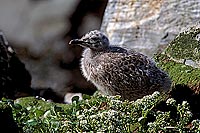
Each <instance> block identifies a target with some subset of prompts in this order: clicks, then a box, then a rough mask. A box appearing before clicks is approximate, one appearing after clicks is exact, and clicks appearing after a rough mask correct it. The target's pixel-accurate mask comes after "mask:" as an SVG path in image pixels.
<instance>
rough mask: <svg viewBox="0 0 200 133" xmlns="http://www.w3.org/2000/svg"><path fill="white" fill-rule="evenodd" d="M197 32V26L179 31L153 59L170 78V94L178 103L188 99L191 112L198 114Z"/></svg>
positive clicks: (199, 55) (199, 46)
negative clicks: (171, 83) (171, 84)
mask: <svg viewBox="0 0 200 133" xmlns="http://www.w3.org/2000/svg"><path fill="white" fill-rule="evenodd" d="M199 34H200V28H199V26H194V27H192V28H190V29H188V30H186V31H184V32H182V33H180V34H179V35H178V36H176V38H175V39H174V40H173V41H172V42H171V43H170V44H169V45H168V46H167V48H166V49H165V50H164V51H163V52H160V53H158V54H156V55H155V56H154V59H155V61H156V62H157V64H158V66H160V67H161V68H162V69H163V70H165V71H166V72H167V73H168V74H169V76H170V77H171V79H172V82H173V87H172V88H173V89H172V90H171V92H170V96H171V97H173V98H175V99H176V100H177V102H178V103H180V102H182V101H184V100H185V101H188V102H189V103H190V105H191V109H192V110H193V113H194V112H195V115H199V116H200V114H199V112H200V109H199V106H200V65H199V61H200V40H199V39H197V38H198V36H199Z"/></svg>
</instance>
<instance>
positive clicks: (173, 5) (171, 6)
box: [101, 0, 200, 56]
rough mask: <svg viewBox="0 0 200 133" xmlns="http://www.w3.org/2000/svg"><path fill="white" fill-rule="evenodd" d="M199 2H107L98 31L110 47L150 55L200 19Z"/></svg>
mask: <svg viewBox="0 0 200 133" xmlns="http://www.w3.org/2000/svg"><path fill="white" fill-rule="evenodd" d="M199 7H200V2H199V0H170V1H168V0H137V1H135V0H109V2H108V5H107V8H106V11H105V14H104V19H103V22H102V27H101V30H102V31H104V32H105V33H107V35H108V37H109V38H110V39H111V42H112V44H116V45H120V46H123V47H128V48H131V49H132V48H133V49H136V50H137V51H140V52H143V53H145V54H147V55H149V56H153V54H154V53H156V51H157V50H158V49H159V48H163V47H165V46H166V44H168V43H169V42H170V41H172V40H173V38H174V37H175V36H176V35H177V34H178V33H179V32H180V31H181V30H183V29H184V28H185V27H188V26H190V25H193V24H195V23H197V22H198V21H199V19H200V8H199Z"/></svg>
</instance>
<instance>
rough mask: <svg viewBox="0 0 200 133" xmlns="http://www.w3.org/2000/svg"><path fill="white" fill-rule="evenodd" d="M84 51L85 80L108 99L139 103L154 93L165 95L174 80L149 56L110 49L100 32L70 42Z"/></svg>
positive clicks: (114, 47)
mask: <svg viewBox="0 0 200 133" xmlns="http://www.w3.org/2000/svg"><path fill="white" fill-rule="evenodd" d="M69 44H71V45H80V46H82V47H84V48H85V50H84V52H83V54H82V59H81V70H82V73H83V75H84V77H85V78H86V79H87V80H89V81H91V82H92V83H93V84H94V85H95V86H96V87H97V89H98V90H99V91H100V92H102V94H105V95H112V96H113V95H120V96H121V98H122V99H124V100H125V99H127V100H136V99H138V98H142V97H143V96H145V95H150V94H152V93H153V92H154V91H159V92H166V91H168V90H169V89H170V87H171V80H170V78H169V76H168V75H167V73H165V72H164V71H162V70H161V69H160V68H158V67H157V66H156V64H155V63H154V62H153V60H151V59H150V58H148V57H147V56H145V55H143V54H141V53H139V52H135V51H129V50H126V49H124V48H121V47H117V46H113V45H110V43H109V39H108V38H107V37H106V36H105V35H104V34H103V33H102V32H100V31H98V30H93V31H90V32H88V33H87V34H85V35H84V36H83V37H82V38H81V39H74V40H71V41H70V42H69Z"/></svg>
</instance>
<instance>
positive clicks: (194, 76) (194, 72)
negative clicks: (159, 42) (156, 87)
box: [154, 54, 200, 89]
mask: <svg viewBox="0 0 200 133" xmlns="http://www.w3.org/2000/svg"><path fill="white" fill-rule="evenodd" d="M154 58H155V60H156V61H157V62H158V66H160V67H161V68H162V69H163V70H164V71H166V72H167V73H168V74H169V76H170V77H171V79H172V81H173V84H174V85H177V84H181V85H188V86H189V87H192V88H193V89H194V88H195V87H197V86H199V84H200V69H198V68H193V67H191V66H187V65H184V64H182V63H177V62H175V61H172V60H170V58H169V57H168V56H166V55H164V54H158V55H156V56H155V57H154Z"/></svg>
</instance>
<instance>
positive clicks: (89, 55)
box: [83, 48, 103, 59]
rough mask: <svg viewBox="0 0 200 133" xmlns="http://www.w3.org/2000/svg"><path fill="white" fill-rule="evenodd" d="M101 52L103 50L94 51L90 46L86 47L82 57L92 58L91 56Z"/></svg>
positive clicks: (93, 56)
mask: <svg viewBox="0 0 200 133" xmlns="http://www.w3.org/2000/svg"><path fill="white" fill-rule="evenodd" d="M101 53H103V51H96V50H92V49H90V48H86V49H85V50H84V52H83V56H84V58H88V59H89V58H90V59H93V58H95V57H97V56H98V55H100V54H101Z"/></svg>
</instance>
